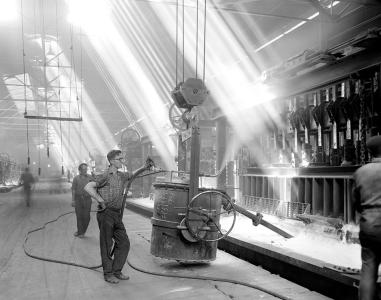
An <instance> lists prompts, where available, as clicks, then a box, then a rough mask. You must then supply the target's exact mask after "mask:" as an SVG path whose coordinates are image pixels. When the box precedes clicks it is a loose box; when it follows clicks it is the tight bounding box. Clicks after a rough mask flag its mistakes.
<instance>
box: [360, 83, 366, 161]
mask: <svg viewBox="0 0 381 300" xmlns="http://www.w3.org/2000/svg"><path fill="white" fill-rule="evenodd" d="M364 92H365V91H364V87H363V86H362V87H360V91H359V94H360V119H359V122H360V123H361V131H360V163H361V165H365V159H366V121H365V97H364Z"/></svg>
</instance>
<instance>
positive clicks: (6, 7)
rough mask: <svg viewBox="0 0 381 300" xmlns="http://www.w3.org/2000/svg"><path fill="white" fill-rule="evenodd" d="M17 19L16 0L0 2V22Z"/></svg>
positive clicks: (0, 0) (1, 0) (2, 0)
mask: <svg viewBox="0 0 381 300" xmlns="http://www.w3.org/2000/svg"><path fill="white" fill-rule="evenodd" d="M16 18H17V2H16V0H0V22H9V21H12V20H15V19H16Z"/></svg>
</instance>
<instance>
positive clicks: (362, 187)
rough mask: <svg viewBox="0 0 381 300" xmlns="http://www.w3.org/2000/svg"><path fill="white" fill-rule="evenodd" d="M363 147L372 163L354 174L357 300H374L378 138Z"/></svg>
mask: <svg viewBox="0 0 381 300" xmlns="http://www.w3.org/2000/svg"><path fill="white" fill-rule="evenodd" d="M367 147H368V150H369V152H370V154H371V155H372V157H373V160H372V162H371V163H369V164H366V165H364V166H362V167H361V168H359V169H358V170H357V171H356V172H355V174H354V179H355V188H354V190H353V196H354V201H355V202H354V205H355V209H356V210H357V211H358V212H359V213H360V214H361V218H360V243H361V259H362V267H361V279H360V289H359V299H361V300H373V299H378V298H377V278H378V267H379V265H380V263H381V136H374V137H372V138H370V139H369V140H368V142H367Z"/></svg>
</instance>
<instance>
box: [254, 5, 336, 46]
mask: <svg viewBox="0 0 381 300" xmlns="http://www.w3.org/2000/svg"><path fill="white" fill-rule="evenodd" d="M339 3H340V1H335V2H333V3H332V4H330V5H329V6H328V8H332V7H334V6H336V5H337V4H339ZM318 15H319V12H316V13H314V14H313V15H311V16H309V17H308V18H307V19H308V20H313V19H315V18H316V17H317V16H318ZM306 23H307V21H302V22H299V23H298V24H296V25H295V26H293V27H291V28H290V29H288V30H286V31H284V32H283V33H281V34H280V35H278V36H277V37H275V38H273V39H272V40H270V41H268V42H266V43H265V44H263V45H262V46H260V47H258V48H257V49H255V52H259V51H261V50H262V49H264V48H266V47H267V46H269V45H271V44H272V43H274V42H276V41H277V40H279V39H280V38H282V37H284V36H285V35H286V34H289V33H291V32H293V31H294V30H295V29H298V28H299V27H301V26H302V25H304V24H306Z"/></svg>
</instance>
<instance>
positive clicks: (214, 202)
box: [151, 78, 291, 262]
mask: <svg viewBox="0 0 381 300" xmlns="http://www.w3.org/2000/svg"><path fill="white" fill-rule="evenodd" d="M207 95H208V91H207V89H206V87H205V85H204V83H203V81H201V80H200V79H195V78H191V79H188V80H186V81H185V82H184V83H181V84H179V85H178V86H177V87H176V88H175V90H174V91H173V92H172V98H173V100H174V102H175V104H176V106H177V107H178V108H181V109H186V110H185V111H184V112H183V116H182V120H183V121H184V122H185V123H186V126H185V128H186V129H183V130H182V132H181V133H180V134H181V138H182V141H183V142H184V141H185V140H188V139H190V172H189V173H185V172H184V171H175V172H171V173H176V174H178V175H179V176H175V178H176V180H173V178H174V177H173V176H170V178H169V179H168V180H167V181H165V182H158V183H155V184H154V188H155V190H154V213H153V217H152V219H151V221H152V237H151V254H152V255H154V256H157V257H161V258H166V259H173V260H177V261H180V262H209V261H213V260H214V259H215V258H216V251H217V241H218V240H220V239H222V238H224V237H226V236H227V235H228V234H229V233H230V232H231V231H232V229H233V227H234V224H235V220H236V213H237V212H239V213H242V214H243V215H245V216H247V217H249V218H251V219H252V220H253V224H254V225H258V224H262V225H264V226H266V227H267V228H269V229H271V230H273V231H275V232H277V233H279V234H281V235H282V236H284V237H286V238H290V237H291V235H289V234H288V233H287V232H284V231H283V230H281V229H279V228H277V227H275V226H273V225H272V224H270V223H268V222H266V221H265V220H263V216H262V215H261V214H256V215H255V214H252V213H250V212H249V211H247V210H245V209H244V208H242V207H240V206H239V205H237V204H236V203H234V200H232V199H231V198H230V197H229V196H228V194H227V193H226V192H224V191H222V190H217V189H205V188H199V177H200V174H199V163H200V137H199V135H200V134H199V127H198V116H197V113H196V107H197V106H199V105H202V103H203V102H204V101H205V100H206V98H207ZM181 128H183V127H180V126H179V127H178V128H177V129H181ZM204 176H205V175H204ZM225 214H231V216H232V218H231V219H230V224H229V225H228V226H227V227H228V228H227V229H226V228H225V229H222V227H221V224H220V218H221V216H224V215H225Z"/></svg>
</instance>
